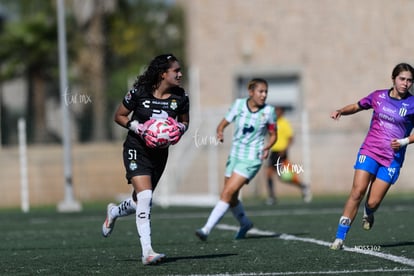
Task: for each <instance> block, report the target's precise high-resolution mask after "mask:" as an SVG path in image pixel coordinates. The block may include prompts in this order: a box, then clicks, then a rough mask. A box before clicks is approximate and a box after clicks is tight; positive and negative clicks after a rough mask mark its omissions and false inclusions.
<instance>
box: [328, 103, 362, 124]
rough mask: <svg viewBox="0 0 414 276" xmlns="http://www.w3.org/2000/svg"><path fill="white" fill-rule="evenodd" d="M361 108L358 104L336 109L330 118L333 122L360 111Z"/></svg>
mask: <svg viewBox="0 0 414 276" xmlns="http://www.w3.org/2000/svg"><path fill="white" fill-rule="evenodd" d="M361 110H362V109H361V107H360V106H359V104H358V103H353V104H349V105H346V106H344V107H342V108H341V109H337V110H335V111H334V112H332V113H331V118H332V119H334V120H338V119H339V118H340V117H341V116H342V115H351V114H354V113H357V112H359V111H361Z"/></svg>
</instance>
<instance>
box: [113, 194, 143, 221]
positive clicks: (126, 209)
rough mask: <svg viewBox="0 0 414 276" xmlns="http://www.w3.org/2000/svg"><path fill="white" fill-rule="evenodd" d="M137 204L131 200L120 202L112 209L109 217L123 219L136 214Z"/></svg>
mask: <svg viewBox="0 0 414 276" xmlns="http://www.w3.org/2000/svg"><path fill="white" fill-rule="evenodd" d="M136 209H137V204H136V203H135V201H134V200H133V199H132V198H129V199H126V200H124V201H122V202H121V203H120V204H119V205H118V206H117V207H116V208H112V210H111V216H112V217H114V218H116V217H124V216H128V215H130V214H133V213H135V212H136Z"/></svg>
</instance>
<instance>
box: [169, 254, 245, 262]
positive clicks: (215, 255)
mask: <svg viewBox="0 0 414 276" xmlns="http://www.w3.org/2000/svg"><path fill="white" fill-rule="evenodd" d="M237 255H238V254H235V253H224V254H209V255H198V256H194V255H192V256H178V257H167V258H166V259H165V261H163V263H172V262H176V261H179V260H202V259H215V258H223V257H230V256H237Z"/></svg>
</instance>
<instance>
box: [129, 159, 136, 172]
mask: <svg viewBox="0 0 414 276" xmlns="http://www.w3.org/2000/svg"><path fill="white" fill-rule="evenodd" d="M137 168H138V165H137V163H136V162H135V161H131V162H130V163H129V169H130V170H131V171H135V170H136V169H137Z"/></svg>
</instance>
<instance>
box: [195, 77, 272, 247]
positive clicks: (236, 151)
mask: <svg viewBox="0 0 414 276" xmlns="http://www.w3.org/2000/svg"><path fill="white" fill-rule="evenodd" d="M247 88H248V91H249V97H248V98H244V99H237V100H236V101H235V102H234V103H233V105H232V106H231V108H230V110H229V111H228V112H227V114H226V116H225V117H224V119H223V120H222V121H221V122H220V124H219V125H218V127H217V138H218V139H219V140H220V141H223V131H224V128H226V127H227V126H228V125H229V124H230V123H232V122H234V124H235V131H234V134H233V142H232V148H231V151H230V154H229V157H228V160H227V164H226V172H225V180H224V188H223V191H222V193H221V195H220V200H219V202H217V204H216V206H215V207H214V209H213V210H212V211H211V213H210V216H209V218H208V220H207V223H206V224H205V225H204V227H202V228H200V229H198V230H196V235H197V236H198V237H199V238H200V239H201V240H202V241H205V240H207V237H208V235H209V234H210V232H211V230H212V229H213V228H214V226H215V225H216V224H217V223H218V222H219V221H220V219H221V218H222V217H223V216H224V214H225V213H226V212H227V210H228V209H229V208H230V209H231V211H232V213H233V215H234V217H235V218H236V219H237V220H238V221H239V223H240V229H239V231H238V232H237V234H236V237H235V238H236V239H242V238H244V237H245V236H246V233H247V231H249V230H250V229H251V228H252V227H253V223H252V222H251V221H250V219H249V218H248V217H247V216H246V215H245V213H244V208H243V205H242V204H241V202H240V201H239V199H238V196H239V191H240V189H241V188H242V187H243V185H245V184H247V183H249V181H250V180H251V179H252V178H253V177H254V176H255V175H256V174H257V172H258V171H259V169H260V167H261V165H262V162H263V160H264V159H266V158H267V156H268V154H269V149H270V148H271V147H272V145H273V144H274V143H275V142H276V140H277V132H276V113H275V110H274V108H273V107H272V106H270V105H267V104H266V103H265V102H266V98H267V89H268V84H267V82H266V80H264V79H253V80H251V81H250V82H249V84H248V86H247ZM266 134H269V139H268V142H267V145H266V146H265V137H266Z"/></svg>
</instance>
